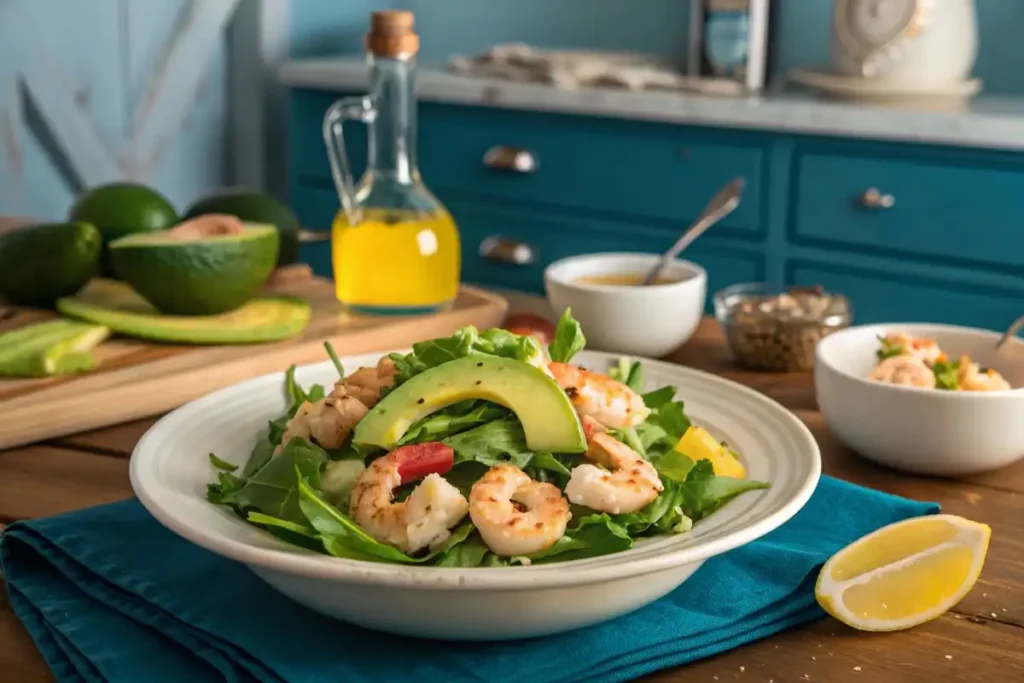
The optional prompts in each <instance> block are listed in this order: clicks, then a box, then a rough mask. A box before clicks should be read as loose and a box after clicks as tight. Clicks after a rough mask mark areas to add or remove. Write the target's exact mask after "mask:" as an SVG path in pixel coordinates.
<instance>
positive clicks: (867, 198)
mask: <svg viewBox="0 0 1024 683" xmlns="http://www.w3.org/2000/svg"><path fill="white" fill-rule="evenodd" d="M860 203H861V204H862V205H863V206H864V207H866V208H868V209H891V208H892V206H893V204H895V203H896V198H895V197H893V196H892V195H891V194H885V193H884V192H882V191H881V190H879V189H878V188H877V187H869V188H868V189H866V190H864V194H862V195H861V196H860Z"/></svg>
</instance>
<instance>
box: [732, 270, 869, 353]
mask: <svg viewBox="0 0 1024 683" xmlns="http://www.w3.org/2000/svg"><path fill="white" fill-rule="evenodd" d="M723 298H724V299H725V300H724V306H725V311H724V313H725V315H724V316H722V315H720V319H722V322H723V326H724V327H725V332H726V337H727V340H728V343H729V348H730V349H731V350H732V353H733V355H734V356H735V358H736V361H737V362H738V363H739V364H740V365H742V366H744V367H747V368H750V369H756V370H774V371H788V372H794V371H807V370H811V369H813V368H814V350H815V347H816V346H817V344H818V342H819V341H820V340H821V339H823V338H824V337H825V336H826V335H828V334H830V333H831V332H834V331H835V330H837V329H841V328H843V327H846V326H847V325H848V324H849V322H850V309H849V305H848V303H847V300H846V298H845V297H843V296H841V295H834V294H829V293H828V292H826V291H825V290H824V288H822V287H820V286H818V287H794V288H791V289H790V290H789V291H788V292H783V293H777V294H769V293H756V292H748V293H742V292H739V291H737V292H734V293H733V294H732V295H731V296H730V295H728V294H726V295H725V296H724V297H723Z"/></svg>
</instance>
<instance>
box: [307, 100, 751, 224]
mask: <svg viewBox="0 0 1024 683" xmlns="http://www.w3.org/2000/svg"><path fill="white" fill-rule="evenodd" d="M340 96H341V95H340V94H338V93H327V92H320V91H307V90H296V91H294V92H293V93H292V100H291V117H290V122H289V128H290V130H289V149H290V151H289V160H290V161H289V163H290V166H291V172H292V175H293V178H297V179H299V180H301V181H307V180H314V181H316V182H323V181H329V180H330V177H331V176H330V165H329V163H328V161H327V155H326V151H325V148H324V142H323V137H322V134H321V122H322V119H323V115H324V112H325V111H326V109H327V108H328V107H329V106H330V105H331V103H332V102H334V101H335V100H336V99H337V98H338V97H340ZM345 130H346V133H347V136H346V148H347V150H348V154H349V158H350V160H351V163H352V166H353V173H354V174H355V176H356V177H357V178H358V177H359V175H360V174H361V173H362V171H363V169H364V168H365V164H366V129H365V126H363V125H361V124H353V125H350V126H347V127H346V129H345ZM757 139H758V138H755V137H753V136H748V135H746V134H744V133H737V132H731V133H728V134H726V133H723V132H716V131H709V130H704V129H696V128H687V127H682V126H673V125H669V124H661V123H651V122H643V123H641V122H630V121H622V120H616V119H605V118H598V117H589V116H569V115H559V114H542V113H535V112H525V111H509V110H503V109H488V108H484V107H469V106H461V105H448V104H440V103H435V102H421V103H420V105H419V140H418V143H417V149H418V160H419V166H420V170H421V171H422V173H423V179H424V182H425V183H426V184H427V186H428V187H429V188H430V189H431V190H433V191H434V192H436V193H437V195H438V196H439V197H441V198H442V199H443V200H444V201H445V202H446V203H447V202H448V201H449V200H451V199H453V198H456V197H458V196H469V197H470V198H473V197H476V198H479V199H486V198H487V197H494V198H497V199H504V200H511V201H515V202H535V203H537V204H539V205H545V204H547V205H550V206H552V207H561V208H563V209H566V210H580V211H587V212H601V213H608V214H613V215H619V216H625V215H630V216H637V217H642V218H647V219H654V220H655V221H669V222H670V225H669V227H670V229H671V230H673V231H676V230H677V229H681V228H682V227H683V226H685V224H686V223H688V222H689V221H692V220H693V219H694V218H696V217H697V215H698V214H699V213H700V212H701V210H702V209H703V208H704V206H705V205H706V204H707V202H708V201H709V200H710V199H711V197H712V196H714V194H715V193H716V192H717V191H718V190H719V189H720V188H721V186H723V185H724V184H725V183H727V182H728V181H729V180H731V179H732V178H734V177H736V176H742V177H743V178H745V179H746V181H747V186H746V189H745V191H744V196H743V202H742V203H741V204H740V206H739V207H737V209H736V210H735V211H734V212H733V213H732V214H731V215H730V216H728V217H727V218H726V219H725V220H723V221H722V224H721V226H719V227H717V228H716V229H715V230H716V232H719V233H724V234H729V233H730V232H732V233H733V234H734V235H736V236H754V235H757V234H758V233H760V232H762V227H763V226H762V225H761V221H760V217H761V213H762V204H763V196H762V184H763V179H762V176H763V174H764V167H765V156H766V151H765V149H764V148H763V147H762V146H761V144H760V143H759V142H756V140H757ZM495 148H509V149H515V150H522V151H523V153H528V154H529V155H531V158H533V159H534V160H535V162H536V168H535V169H533V170H531V171H529V172H517V171H514V170H503V169H499V168H494V167H492V165H488V162H487V161H485V158H486V157H487V154H488V151H489V150H492V149H495Z"/></svg>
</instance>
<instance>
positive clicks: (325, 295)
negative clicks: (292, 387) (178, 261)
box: [0, 276, 508, 448]
mask: <svg viewBox="0 0 1024 683" xmlns="http://www.w3.org/2000/svg"><path fill="white" fill-rule="evenodd" d="M90 286H97V287H102V286H104V284H103V283H102V282H100V283H93V284H91V285H90ZM272 290H273V291H274V292H276V293H284V294H292V295H297V296H301V297H302V298H304V299H306V300H307V301H308V302H309V303H310V305H311V306H312V311H313V312H312V318H311V320H310V322H309V325H308V326H307V328H306V329H305V330H304V331H303V332H302V333H301V334H299V335H298V336H297V337H294V338H292V339H288V340H285V341H281V342H273V343H266V344H251V345H244V346H238V345H219V346H188V345H174V344H155V343H150V342H146V341H143V340H131V339H120V338H118V339H114V340H112V341H110V342H107V343H105V344H103V345H101V346H100V347H99V348H98V349H97V355H96V357H97V361H98V363H99V365H98V367H97V368H96V369H95V370H93V371H91V372H88V373H82V374H78V375H71V376H65V377H58V378H48V379H41V380H38V379H31V380H26V379H0V404H2V405H3V410H4V427H3V429H0V448H11V447H13V446H20V445H25V444H29V443H33V442H37V441H41V440H45V439H53V438H57V437H61V436H66V435H69V434H74V433H77V432H82V431H85V430H89V429H95V428H98V427H104V426H108V425H114V424H119V423H122V422H126V421H129V420H135V419H139V418H143V417H149V416H152V415H157V414H159V413H162V412H166V411H168V410H171V409H173V408H176V407H178V406H180V405H182V404H184V403H187V402H188V401H190V400H192V399H194V398H198V397H199V396H203V395H205V394H208V393H210V392H212V391H215V390H216V389H219V388H221V387H225V386H229V385H231V384H236V383H238V382H241V381H243V380H246V379H250V378H253V377H258V376H260V375H264V374H268V373H272V372H280V371H283V370H285V369H287V368H288V366H289V365H292V364H304V363H313V362H318V361H323V360H326V355H325V352H324V347H323V344H324V342H325V341H329V342H330V343H331V344H332V345H333V346H334V348H335V349H336V350H337V352H338V353H339V354H342V355H345V354H358V353H364V352H367V351H372V350H379V349H389V348H400V347H404V346H408V345H409V344H411V343H412V342H414V341H416V340H419V339H425V338H431V337H438V336H446V335H449V334H451V333H453V332H454V331H455V330H457V329H459V328H460V327H462V326H464V325H476V326H477V327H480V328H481V329H484V328H488V327H493V326H495V325H499V324H501V322H502V321H503V320H504V317H505V314H506V311H507V308H508V304H507V302H506V301H505V300H504V299H503V298H501V297H499V296H497V295H495V294H491V293H489V292H485V291H483V290H479V289H476V288H473V287H463V288H462V290H461V292H460V294H459V296H458V298H457V299H456V301H455V302H454V304H453V305H452V307H451V309H450V310H447V311H443V312H439V313H435V314H431V315H419V316H403V317H398V316H396V317H388V316H350V315H345V314H343V313H342V311H341V309H340V307H339V304H338V302H337V300H336V298H335V295H334V288H333V285H332V284H331V282H330V281H328V280H325V279H323V278H316V277H309V276H306V277H277V278H275V280H274V285H273V288H272ZM39 316H40V314H39V312H38V311H27V312H25V311H21V312H19V313H18V315H17V316H15V317H14V318H11V319H7V320H5V321H4V322H3V324H4V325H5V328H11V327H17V326H20V325H21V324H24V323H28V322H34V321H37V320H38V319H39ZM23 319H24V322H23Z"/></svg>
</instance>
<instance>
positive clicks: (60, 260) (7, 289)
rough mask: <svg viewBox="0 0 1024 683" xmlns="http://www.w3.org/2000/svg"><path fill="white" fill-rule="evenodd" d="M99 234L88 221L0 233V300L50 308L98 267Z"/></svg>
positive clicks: (71, 291)
mask: <svg viewBox="0 0 1024 683" xmlns="http://www.w3.org/2000/svg"><path fill="white" fill-rule="evenodd" d="M102 248H103V238H102V236H101V235H100V232H99V230H97V229H96V227H95V226H94V225H92V224H91V223H85V222H78V223H45V224H41V225H32V226H26V227H23V228H18V229H16V230H12V231H10V232H5V233H3V234H2V235H0V298H2V299H5V300H6V301H8V302H10V303H12V304H15V305H18V306H31V307H36V308H52V307H53V304H54V302H56V300H57V299H60V298H61V297H65V296H71V295H72V294H75V293H76V292H78V291H79V290H80V289H81V288H82V287H83V286H84V285H85V283H86V282H88V281H89V280H90V279H91V278H93V277H95V276H96V275H97V274H98V273H99V269H100V253H101V251H102Z"/></svg>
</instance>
